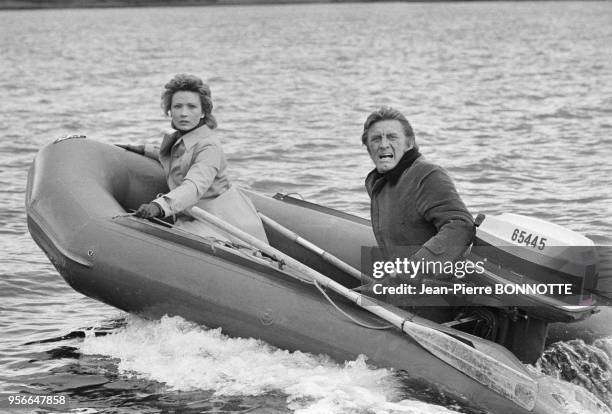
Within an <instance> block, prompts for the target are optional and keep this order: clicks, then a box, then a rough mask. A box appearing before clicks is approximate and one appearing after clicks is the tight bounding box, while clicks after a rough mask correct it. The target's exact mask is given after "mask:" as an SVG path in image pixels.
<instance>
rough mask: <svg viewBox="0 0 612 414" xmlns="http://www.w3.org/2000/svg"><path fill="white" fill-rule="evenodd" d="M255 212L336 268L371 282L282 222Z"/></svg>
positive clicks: (370, 280) (368, 277) (273, 226)
mask: <svg viewBox="0 0 612 414" xmlns="http://www.w3.org/2000/svg"><path fill="white" fill-rule="evenodd" d="M257 214H259V217H260V218H261V220H262V221H263V222H264V223H266V224H267V225H268V226H270V227H272V228H273V229H275V230H277V231H278V232H279V233H281V234H283V235H284V236H285V237H287V238H288V239H290V240H291V241H293V242H295V243H297V244H299V245H300V246H302V247H305V248H306V249H308V250H310V251H311V252H313V253H315V254H317V255H318V256H320V257H321V258H322V259H323V260H325V261H326V262H328V263H331V264H332V265H334V266H336V267H337V268H338V269H340V270H342V271H343V272H345V273H348V274H349V275H351V276H353V277H354V278H355V279H358V280H361V281H362V282H366V283H371V282H372V278H371V277H370V276H367V275H365V274H363V273H361V272H360V271H359V270H357V269H355V268H354V267H353V266H351V265H349V264H348V263H346V262H344V261H342V260H340V259H339V258H337V257H336V256H334V255H333V254H331V253H329V252H327V251H325V250H323V249H321V248H320V247H319V246H317V245H316V244H314V243H312V242H310V241H308V240H306V239H305V238H303V237H302V236H300V235H299V234H297V233H295V232H293V231H292V230H290V229H288V228H287V227H285V226H283V225H282V224H280V223H278V222H276V221H274V220H272V219H271V218H270V217H268V216H266V215H265V214H262V213H257Z"/></svg>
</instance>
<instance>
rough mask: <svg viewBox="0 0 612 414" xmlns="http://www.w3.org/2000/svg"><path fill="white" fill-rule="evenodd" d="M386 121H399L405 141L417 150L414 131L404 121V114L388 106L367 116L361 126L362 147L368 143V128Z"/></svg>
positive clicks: (405, 120) (408, 123)
mask: <svg viewBox="0 0 612 414" xmlns="http://www.w3.org/2000/svg"><path fill="white" fill-rule="evenodd" d="M386 120H395V121H399V123H400V124H402V128H403V129H404V135H406V139H407V140H408V143H409V144H410V145H411V146H414V147H416V148H418V146H417V144H416V142H415V141H416V140H415V138H414V131H413V130H412V126H411V125H410V122H408V120H407V119H406V117H405V116H404V114H402V113H401V112H400V111H398V110H397V109H395V108H391V107H389V106H381V107H380V108H379V109H377V110H376V111H374V112H372V113H371V114H370V115H368V118H367V119H366V121H365V123H364V124H363V133H362V134H361V143H362V144H363V145H367V143H368V131H369V130H370V127H371V126H372V125H374V124H375V123H377V122H378V121H386Z"/></svg>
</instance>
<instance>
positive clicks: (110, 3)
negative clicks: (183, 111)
mask: <svg viewBox="0 0 612 414" xmlns="http://www.w3.org/2000/svg"><path fill="white" fill-rule="evenodd" d="M375 1H377V0H0V10H31V9H103V8H119V7H182V6H231V5H242V6H248V5H264V4H268V5H273V4H278V5H282V4H310V3H313V4H316V3H373V2H375ZM384 1H385V2H396V3H399V2H402V3H438V2H472V1H496V0H384ZM498 1H499V0H498ZM501 1H518V2H521V1H534V0H501ZM535 1H538V0H535ZM544 1H546V0H544ZM557 1H563V0H557ZM582 1H589V0H582Z"/></svg>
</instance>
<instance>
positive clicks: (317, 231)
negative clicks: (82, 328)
mask: <svg viewBox="0 0 612 414" xmlns="http://www.w3.org/2000/svg"><path fill="white" fill-rule="evenodd" d="M165 191H167V187H166V184H165V180H164V177H163V172H162V169H161V167H160V165H159V164H157V163H156V162H154V161H153V160H150V159H148V158H146V157H143V156H140V155H137V154H134V153H131V152H127V151H125V150H123V149H121V148H118V147H116V146H112V145H107V144H103V143H100V142H96V141H92V140H89V139H84V137H76V136H72V137H68V138H65V139H61V140H57V141H55V142H54V143H51V144H49V145H47V146H45V147H44V148H43V149H42V150H41V151H40V152H39V153H38V155H37V156H36V158H35V160H34V162H33V164H32V167H31V169H30V172H29V176H28V186H27V193H26V209H27V219H28V227H29V230H30V233H31V235H32V237H33V239H34V240H35V241H36V243H37V244H38V245H39V246H40V247H41V249H42V250H43V251H44V252H45V253H46V255H47V256H48V258H49V259H50V261H51V262H52V263H53V265H54V266H55V267H56V268H57V270H58V271H59V273H60V274H61V276H62V277H63V278H64V279H65V280H66V282H67V283H68V284H69V285H70V286H72V287H73V288H74V289H75V290H77V291H79V292H81V293H83V294H85V295H87V296H89V297H92V298H94V299H97V300H100V301H102V302H105V303H107V304H109V305H112V306H114V307H117V308H119V309H122V310H124V311H127V312H132V313H136V314H140V315H143V316H145V317H149V318H158V317H161V316H163V315H165V314H168V315H180V316H182V317H184V318H186V319H188V320H191V321H194V322H197V323H200V324H203V325H205V326H207V327H211V328H216V327H222V329H223V332H224V333H226V334H228V335H231V336H238V337H253V338H258V339H262V340H264V341H266V342H268V343H270V344H273V345H275V346H277V347H280V348H284V349H288V350H301V351H305V352H311V353H315V354H321V353H323V354H327V355H329V356H331V357H332V358H334V359H336V360H338V361H346V360H353V359H355V358H357V357H358V356H359V355H360V354H365V355H366V356H367V358H368V362H369V363H371V364H373V365H375V366H378V367H389V368H393V369H394V370H398V371H402V372H403V377H404V378H406V380H407V381H409V382H410V383H411V384H412V385H414V386H415V387H423V388H427V389H429V390H437V391H438V392H440V393H442V394H444V395H446V396H450V397H452V398H454V399H455V400H456V401H457V402H459V403H461V404H465V405H467V406H470V407H476V408H478V409H481V410H484V411H486V412H493V413H504V414H510V413H541V414H543V413H555V414H559V413H564V412H568V413H569V412H571V408H570V407H571V406H572V402H573V401H574V402H575V401H580V402H581V404H582V405H583V407H584V406H586V407H588V410H590V412H594V413H598V412H601V413H604V412H609V410H608V409H607V407H605V406H604V405H603V404H602V403H601V402H599V401H598V400H597V399H596V398H595V397H593V396H591V395H590V394H589V393H588V392H586V391H584V390H583V389H580V388H577V387H574V388H571V390H574V393H575V395H568V388H567V387H566V386H569V384H564V386H562V387H560V386H559V384H558V382H557V381H556V380H553V379H552V378H550V377H546V376H542V375H536V374H534V373H533V372H532V371H530V370H528V369H526V367H525V366H524V365H523V363H522V362H521V361H520V360H519V359H518V358H517V357H516V356H515V355H514V354H513V353H512V352H510V351H509V350H508V348H509V349H513V344H514V345H516V344H518V343H519V342H529V341H526V339H527V338H526V337H525V335H529V334H531V333H533V334H534V335H535V336H542V331H541V329H540V328H541V327H542V326H544V327H545V326H546V325H547V324H548V323H550V322H570V321H580V320H584V319H585V318H587V317H588V316H589V315H590V314H591V313H592V312H593V310H594V306H593V305H592V304H587V305H584V304H582V305H581V304H571V305H568V304H567V303H565V302H563V301H562V300H560V299H558V298H555V297H550V296H546V297H543V298H540V297H539V296H541V295H535V296H533V297H530V296H529V295H526V297H525V302H524V303H523V304H522V306H518V305H516V304H512V305H507V304H505V303H504V302H503V299H499V298H498V299H495V298H493V299H489V298H487V299H486V301H487V302H486V303H477V302H478V300H477V299H473V300H468V299H466V307H465V308H463V307H462V306H461V304H457V303H452V304H451V305H452V306H446V307H437V308H434V307H427V306H421V305H423V304H424V303H427V302H429V301H430V300H431V298H427V297H425V298H422V300H423V302H422V303H419V302H418V298H417V299H415V300H416V302H415V303H414V304H413V306H411V307H408V308H406V309H400V308H398V307H395V306H392V305H389V304H385V303H379V302H377V301H376V299H368V301H364V303H365V302H367V303H370V304H374V305H375V306H376V307H377V308H381V309H384V311H385V312H388V313H392V314H393V315H396V316H398V317H399V318H401V319H402V320H403V321H404V322H405V324H406V326H412V327H414V329H415V330H414V331H410V329H404V328H405V327H404V326H403V325H404V323H402V329H397V328H393V327H391V328H389V329H372V327H373V326H374V327H381V326H383V325H386V321H385V320H384V319H381V317H380V316H379V315H376V314H375V313H372V312H371V311H370V310H368V307H367V306H360V305H359V303H355V301H352V300H349V299H347V297H345V296H343V295H341V294H338V293H337V292H336V291H333V290H328V289H325V288H321V286H319V285H317V284H316V283H312V281H311V280H309V279H308V278H307V277H303V275H302V276H300V275H299V274H296V272H295V271H294V270H291V269H289V268H288V267H287V266H285V265H286V263H285V261H283V260H279V258H278V257H274V255H269V254H265V253H264V254H262V253H261V252H258V251H256V249H255V251H254V250H253V249H252V247H249V246H248V245H241V244H240V243H228V242H222V241H219V240H214V239H205V238H200V237H198V236H195V235H192V234H189V233H185V232H182V231H180V230H179V229H175V228H173V227H172V225H171V224H168V223H165V222H161V221H147V220H143V219H137V218H135V217H132V216H130V215H129V214H126V213H127V212H129V211H132V210H134V209H136V208H137V207H138V206H139V205H140V204H141V203H143V202H147V201H149V200H151V199H152V198H154V196H155V195H156V194H158V193H162V192H165ZM247 194H248V196H249V197H250V198H251V200H252V201H253V203H254V204H255V206H256V208H257V210H258V211H260V212H262V213H263V214H265V215H266V216H267V217H269V218H271V219H272V220H274V222H276V223H279V224H280V225H282V226H284V227H286V228H289V229H291V230H292V231H294V232H295V233H296V234H299V235H300V236H302V237H303V238H305V239H307V240H309V241H310V242H312V243H313V244H314V245H317V246H320V247H321V248H322V249H324V250H325V251H326V252H329V253H330V254H332V255H333V256H334V257H337V258H338V259H340V260H342V261H343V262H345V263H348V264H351V265H352V266H355V267H359V265H360V262H361V255H362V246H373V245H375V240H374V236H373V234H372V231H371V227H370V223H369V221H367V220H364V219H361V218H358V217H355V216H352V215H349V214H346V213H343V212H339V211H336V210H332V209H329V208H326V207H322V206H319V205H316V204H312V203H308V202H305V201H302V200H299V199H296V198H292V197H288V196H280V195H279V196H275V197H268V196H264V195H261V194H258V193H255V192H247ZM500 220H502V221H503V218H502V219H500ZM479 221H480V222H481V224H480V229H481V230H480V237H479V240H481V242H482V243H480V245H481V246H483V245H485V244H486V245H487V246H490V245H494V244H495V240H494V239H495V237H494V236H495V231H494V230H491V229H488V230H487V225H490V223H492V222H493V221H494V220H489V221H487V218H485V219H484V220H483V219H482V218H481V219H479ZM506 221H507V220H506ZM487 223H489V224H487ZM531 224H534V223H531ZM536 224H537V223H536ZM501 227H503V226H501ZM265 230H266V234H267V236H268V240H269V242H270V245H271V246H273V247H274V248H275V249H278V250H279V251H282V253H283V254H285V255H288V256H289V257H291V258H294V259H296V260H297V261H299V262H301V263H303V264H304V265H305V266H308V267H309V268H311V269H313V270H314V271H315V272H317V273H319V274H322V275H325V277H327V278H329V279H330V280H332V281H333V282H334V283H337V284H338V285H341V286H343V287H345V288H346V289H351V288H354V287H356V286H359V285H360V283H361V282H360V281H359V280H357V279H356V278H354V277H353V276H351V275H350V274H348V273H347V272H345V271H343V270H342V269H341V268H339V267H338V266H335V265H333V264H331V263H329V262H328V261H326V260H323V259H322V257H321V255H320V254H317V252H315V251H312V250H311V249H308V248H306V247H304V246H302V245H300V244H299V243H296V242H295V240H292V239H291V238H289V237H288V236H287V235H286V234H285V233H282V232H280V231H277V230H276V229H275V228H274V227H271V226H269V225H266V226H265ZM512 231H514V230H512ZM521 231H522V230H521ZM539 243H540V241H538V242H536V243H535V246H536V247H537V246H539V245H540V244H539ZM475 247H477V246H476V245H475ZM473 250H475V251H474V252H473V253H470V254H473V255H476V256H475V257H476V258H478V257H480V256H479V255H483V254H485V253H483V251H482V250H478V248H475V249H473ZM502 253H503V254H500V257H498V258H495V259H491V260H490V261H489V265H487V268H488V270H487V272H488V273H485V276H483V278H485V279H486V280H484V282H486V283H493V282H494V281H496V283H497V282H499V280H501V279H503V277H504V275H503V274H502V273H500V272H497V273H496V272H495V269H500V268H501V265H500V263H502V262H503V263H504V269H505V268H506V267H507V268H508V269H512V266H514V264H513V263H514V262H516V258H509V256H508V252H502ZM538 253H542V252H541V251H539V252H538ZM581 255H582V254H579V255H578V256H581ZM501 256H504V257H501ZM544 256H545V255H544ZM544 256H542V257H536V258H519V260H518V262H519V264H521V263H522V262H521V260H539V261H540V266H541V267H542V268H543V267H546V266H548V267H549V268H551V267H552V268H554V267H555V266H556V265H555V263H552V264H551V260H547V258H546V257H544ZM582 256H584V257H586V258H584V257H583V258H578V259H576V260H574V261H571V260H570V261H569V262H571V263H570V264H568V263H569V262H568V261H565V262H564V264H563V266H564V268H563V269H562V270H563V271H562V272H560V274H561V275H562V276H561V277H562V278H565V279H567V280H571V283H572V284H593V283H594V282H593V280H592V279H593V278H594V277H595V275H594V273H593V272H594V267H593V266H592V264H593V263H591V262H592V260H594V259H593V257H591V256H589V255H588V254H586V255H582ZM582 256H581V257H582ZM581 260H582V262H581ZM507 261H510V262H512V263H510V264H508V266H506V265H505V263H506V262H507ZM553 262H554V261H553ZM585 272H586V273H585ZM589 272H590V273H589ZM510 273H512V277H514V278H516V277H517V274H518V273H517V272H516V271H512V272H510ZM487 275H488V276H487ZM508 277H510V276H508ZM487 278H488V279H487ZM498 279H499V280H498ZM587 279H588V280H587ZM506 282H508V281H507V280H506ZM508 283H510V282H508ZM490 301H492V302H490ZM357 302H359V300H358V301H357ZM440 309H443V310H444V311H442V312H440V311H439V310H440ZM458 309H461V312H462V314H461V315H459V316H460V317H459V316H458V315H457V314H456V312H458ZM465 309H474V310H476V309H481V310H482V309H488V310H487V311H486V312H480V314H479V312H476V311H474V312H472V314H469V315H468V313H469V312H468V313H466V312H465ZM495 309H497V310H495ZM448 312H453V314H452V315H449V314H448ZM466 315H467V316H466ZM479 315H480V317H481V319H478V317H479ZM500 315H502V316H501V319H499V321H503V324H498V323H497V321H493V322H491V320H490V319H491V318H493V319H495V318H500ZM487 321H489V322H490V323H492V324H496V326H497V328H496V330H495V332H496V334H491V329H487V330H486V331H487V332H488V333H487V334H483V332H482V329H481V328H478V326H480V327H482V325H483V323H485V322H487ZM532 321H533V323H532V324H531V325H530V323H531V322H532ZM502 326H503V331H502ZM402 330H403V331H402ZM406 332H420V334H419V335H420V336H419V335H414V336H411V335H410V334H406ZM428 335H429V336H430V337H431V338H433V339H432V341H433V342H431V343H432V344H434V345H436V344H438V343H442V342H443V343H444V345H443V347H444V348H445V349H437V350H434V349H430V348H428V346H425V345H424V342H423V338H424V337H425V336H428ZM487 335H488V336H487ZM544 336H545V329H544ZM441 337H443V340H442V342H436V341H437V340H438V339H440V338H441ZM540 341H541V338H537V340H536V341H535V342H534V343H536V342H537V343H540ZM502 345H504V346H505V347H504V346H502ZM453 353H456V354H457V355H453ZM515 353H516V352H515ZM519 353H520V352H519ZM441 355H442V357H441ZM462 355H467V356H466V358H468V359H463V361H464V362H465V361H466V360H467V361H469V358H472V357H474V355H476V356H482V361H483V362H482V363H480V362H479V363H477V364H473V365H478V367H477V369H478V371H476V372H474V371H473V370H472V371H470V370H471V369H472V368H473V367H466V366H465V364H464V365H463V367H464V368H462V366H461V365H458V364H457V363H456V362H457V361H459V360H461V358H463V357H462ZM487 361H491V364H489V362H487ZM493 362H494V363H493ZM494 366H495V367H501V372H502V375H501V377H503V378H505V377H504V375H503V374H504V373H506V374H508V375H507V378H506V379H502V380H499V378H495V379H493V380H492V379H491V378H493V377H492V376H493V375H494V373H493V372H492V371H494ZM513 378H520V379H521V381H523V382H521V381H518V380H517V381H516V382H513V381H515V379H513ZM496 381H498V382H496ZM499 381H502V382H504V381H505V383H503V384H501V383H500V382H499ZM500 387H501V388H503V389H500ZM570 394H571V393H570Z"/></svg>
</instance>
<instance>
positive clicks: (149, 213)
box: [134, 203, 162, 218]
mask: <svg viewBox="0 0 612 414" xmlns="http://www.w3.org/2000/svg"><path fill="white" fill-rule="evenodd" d="M134 215H135V216H136V217H141V218H151V217H159V216H161V215H162V210H161V208H160V207H159V206H158V205H157V204H155V203H149V204H141V205H140V207H138V210H136V212H135V213H134Z"/></svg>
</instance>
